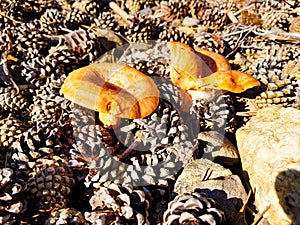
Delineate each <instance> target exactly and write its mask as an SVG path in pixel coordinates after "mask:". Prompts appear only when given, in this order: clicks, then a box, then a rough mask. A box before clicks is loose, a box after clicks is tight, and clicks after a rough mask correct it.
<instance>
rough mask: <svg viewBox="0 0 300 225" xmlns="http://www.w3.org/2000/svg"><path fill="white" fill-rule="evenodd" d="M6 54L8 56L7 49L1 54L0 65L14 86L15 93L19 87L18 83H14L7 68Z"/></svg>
mask: <svg viewBox="0 0 300 225" xmlns="http://www.w3.org/2000/svg"><path fill="white" fill-rule="evenodd" d="M7 56H8V51H6V52H4V53H3V54H2V56H1V61H0V65H1V64H2V69H3V72H4V75H6V76H7V77H8V79H9V81H10V82H11V83H12V85H13V86H14V87H15V88H16V90H17V93H19V87H18V85H17V84H16V83H15V81H14V79H13V77H12V75H11V73H10V71H9V69H8V65H7Z"/></svg>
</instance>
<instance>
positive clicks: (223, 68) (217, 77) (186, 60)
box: [168, 42, 260, 93]
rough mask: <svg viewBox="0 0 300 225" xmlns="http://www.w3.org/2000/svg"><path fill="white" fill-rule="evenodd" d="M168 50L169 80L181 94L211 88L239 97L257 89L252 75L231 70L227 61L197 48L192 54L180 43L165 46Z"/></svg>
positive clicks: (256, 83)
mask: <svg viewBox="0 0 300 225" xmlns="http://www.w3.org/2000/svg"><path fill="white" fill-rule="evenodd" d="M168 48H169V49H170V53H171V56H170V57H171V65H170V67H171V68H170V75H171V80H172V82H173V83H174V84H176V85H178V86H179V87H181V88H182V89H184V90H187V91H189V90H203V89H207V88H211V89H221V90H223V91H230V92H234V93H240V92H243V91H245V90H247V89H249V88H252V87H255V86H259V85H260V83H259V82H258V81H257V80H256V79H255V78H254V77H252V76H251V75H249V74H247V73H244V72H240V71H235V70H231V69H230V64H229V63H228V61H227V60H226V58H225V57H223V56H222V55H220V54H217V53H215V52H211V51H208V50H205V49H200V48H196V51H194V50H193V49H192V48H191V47H189V46H188V45H186V44H183V43H179V42H168ZM199 64H200V65H199Z"/></svg>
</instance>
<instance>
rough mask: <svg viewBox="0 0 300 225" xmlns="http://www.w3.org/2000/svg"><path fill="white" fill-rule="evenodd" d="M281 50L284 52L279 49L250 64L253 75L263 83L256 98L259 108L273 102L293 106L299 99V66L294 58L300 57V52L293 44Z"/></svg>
mask: <svg viewBox="0 0 300 225" xmlns="http://www.w3.org/2000/svg"><path fill="white" fill-rule="evenodd" d="M281 50H282V52H280V51H279V50H277V51H275V52H273V53H272V54H270V55H269V56H268V57H266V58H264V59H262V60H260V59H258V60H257V61H256V64H254V65H252V66H250V70H252V71H253V77H255V78H256V79H258V80H259V81H260V82H261V83H262V85H261V88H260V93H259V95H258V96H257V97H256V99H255V103H256V105H257V107H258V108H263V107H266V106H269V105H271V104H278V105H282V106H291V105H292V104H293V103H294V102H295V101H297V100H296V99H297V97H296V89H297V88H298V87H299V82H298V81H297V80H298V79H299V78H297V76H298V75H297V74H296V73H295V72H294V71H295V69H296V68H297V66H296V64H295V62H294V60H295V58H296V59H297V60H298V58H300V52H299V50H298V49H296V48H294V47H292V46H285V47H283V48H282V49H281ZM291 58H293V59H292V61H291V60H290V59H291ZM293 64H294V65H293ZM296 70H297V69H296Z"/></svg>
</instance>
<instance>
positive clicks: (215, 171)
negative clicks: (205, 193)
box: [174, 159, 232, 194]
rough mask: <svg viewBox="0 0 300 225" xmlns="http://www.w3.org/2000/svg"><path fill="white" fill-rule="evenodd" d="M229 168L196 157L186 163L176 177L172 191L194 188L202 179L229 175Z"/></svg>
mask: <svg viewBox="0 0 300 225" xmlns="http://www.w3.org/2000/svg"><path fill="white" fill-rule="evenodd" d="M231 174H232V173H231V171H230V170H229V169H226V168H224V167H223V166H221V165H219V164H217V163H214V162H212V161H210V160H208V159H196V160H193V161H192V162H190V163H188V164H187V165H186V166H185V167H184V169H183V171H182V173H181V174H180V176H179V177H178V179H177V181H176V183H175V186H174V192H176V193H178V194H183V193H186V192H192V191H193V190H195V189H196V188H197V187H198V185H199V183H200V182H202V181H203V180H207V179H214V178H217V177H225V176H229V175H231Z"/></svg>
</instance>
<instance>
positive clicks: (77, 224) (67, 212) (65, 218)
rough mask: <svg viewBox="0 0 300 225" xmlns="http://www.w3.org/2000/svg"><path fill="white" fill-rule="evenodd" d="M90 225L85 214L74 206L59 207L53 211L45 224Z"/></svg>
mask: <svg viewBox="0 0 300 225" xmlns="http://www.w3.org/2000/svg"><path fill="white" fill-rule="evenodd" d="M58 224H60V225H88V223H87V221H86V220H85V219H84V217H83V215H82V214H81V213H80V212H79V211H77V210H76V209H73V208H64V209H57V210H54V211H52V212H51V215H50V217H49V218H48V219H47V220H46V221H45V225H58Z"/></svg>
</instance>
